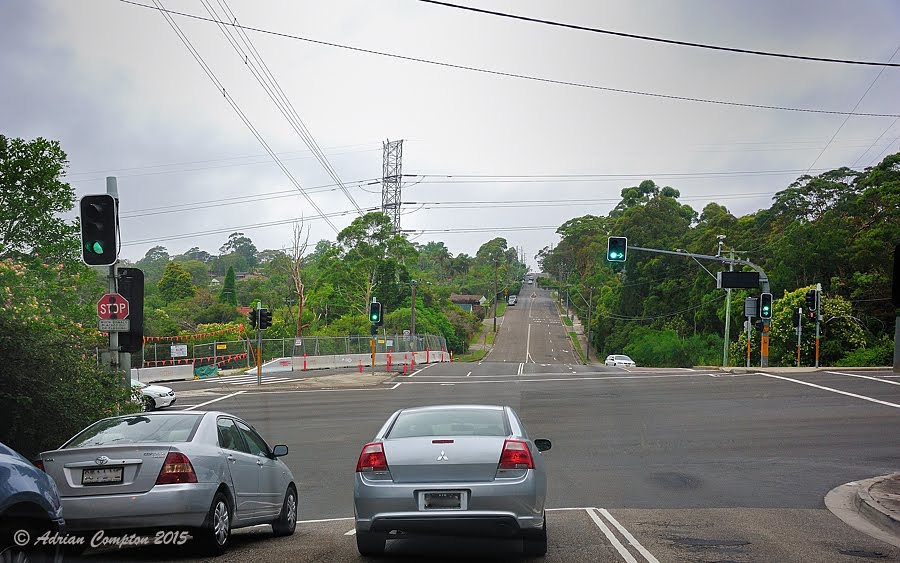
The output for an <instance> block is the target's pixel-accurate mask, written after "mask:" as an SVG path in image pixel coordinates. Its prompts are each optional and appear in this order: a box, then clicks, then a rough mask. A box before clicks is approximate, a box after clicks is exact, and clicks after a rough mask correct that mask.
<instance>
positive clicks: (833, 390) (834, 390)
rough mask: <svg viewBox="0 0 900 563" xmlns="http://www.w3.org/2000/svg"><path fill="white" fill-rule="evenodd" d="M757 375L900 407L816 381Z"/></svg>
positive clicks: (768, 374) (899, 406) (760, 373)
mask: <svg viewBox="0 0 900 563" xmlns="http://www.w3.org/2000/svg"><path fill="white" fill-rule="evenodd" d="M756 375H764V376H766V377H774V378H775V379H783V380H785V381H790V382H792V383H799V384H800V385H806V386H808V387H815V388H816V389H822V390H823V391H831V392H832V393H837V394H839V395H846V396H848V397H854V398H856V399H862V400H863V401H869V402H871V403H878V404H879V405H884V406H887V407H893V408H895V409H900V405H898V404H897V403H890V402H888V401H882V400H881V399H875V398H873V397H867V396H865V395H857V394H856V393H850V392H849V391H841V390H840V389H833V388H831V387H825V386H824V385H816V384H815V383H809V382H808V381H800V380H799V379H791V378H790V377H784V376H781V375H775V374H771V373H762V372H757V374H756Z"/></svg>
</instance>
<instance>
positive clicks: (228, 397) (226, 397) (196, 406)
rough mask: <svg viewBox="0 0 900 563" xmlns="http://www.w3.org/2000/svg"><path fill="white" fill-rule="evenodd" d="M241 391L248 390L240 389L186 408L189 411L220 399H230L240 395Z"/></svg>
mask: <svg viewBox="0 0 900 563" xmlns="http://www.w3.org/2000/svg"><path fill="white" fill-rule="evenodd" d="M241 393H246V391H238V392H237V393H232V394H231V395H225V396H224V397H219V398H218V399H213V400H211V401H206V402H205V403H200V404H199V405H194V406H193V407H187V408H186V409H184V410H186V411H189V410H192V409H196V408H198V407H205V406H206V405H211V404H212V403H215V402H218V401H224V400H225V399H230V398H231V397H234V396H237V395H240V394H241Z"/></svg>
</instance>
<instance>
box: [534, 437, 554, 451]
mask: <svg viewBox="0 0 900 563" xmlns="http://www.w3.org/2000/svg"><path fill="white" fill-rule="evenodd" d="M534 445H535V447H536V448H537V449H538V451H539V452H546V451H547V450H549V449H550V448H552V447H553V444H551V443H550V440H545V439H544V438H538V439H537V440H535V441H534Z"/></svg>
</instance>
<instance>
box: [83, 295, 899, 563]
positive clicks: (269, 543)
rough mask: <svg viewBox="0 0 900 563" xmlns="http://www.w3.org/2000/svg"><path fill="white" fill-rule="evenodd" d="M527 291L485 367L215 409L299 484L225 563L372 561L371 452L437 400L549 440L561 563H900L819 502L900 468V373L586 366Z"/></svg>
mask: <svg viewBox="0 0 900 563" xmlns="http://www.w3.org/2000/svg"><path fill="white" fill-rule="evenodd" d="M526 287H527V286H526ZM526 291H528V290H524V291H523V294H522V296H521V299H520V301H519V304H517V305H516V306H515V307H510V308H509V309H508V313H507V314H506V317H505V319H504V321H503V324H502V325H501V327H500V331H499V335H498V338H497V341H496V347H495V348H494V350H493V352H491V354H490V355H489V356H488V357H487V358H486V359H485V360H484V361H482V362H479V363H467V364H462V363H454V364H434V365H431V366H427V367H425V368H424V369H421V370H419V371H417V372H415V373H414V374H412V375H411V376H398V377H395V378H392V379H390V380H388V381H386V382H384V383H378V384H377V385H373V386H370V387H367V388H360V389H332V390H327V389H320V390H284V389H281V388H279V386H277V385H272V386H269V387H263V388H256V387H247V388H244V389H242V391H244V392H242V393H240V394H237V395H232V394H230V393H229V394H228V395H221V396H220V397H219V398H220V399H221V400H219V401H218V402H216V403H214V404H210V405H208V406H207V407H205V408H215V409H219V410H224V411H227V412H231V413H234V414H237V415H240V416H242V417H244V418H246V419H247V420H249V421H251V422H252V423H253V424H254V425H255V426H256V428H257V429H258V430H259V431H260V432H261V433H262V434H263V436H264V437H266V438H267V439H268V440H269V441H270V443H273V444H280V443H284V444H287V445H288V446H289V447H290V454H289V455H288V456H287V457H286V458H284V459H285V461H286V462H287V463H288V464H289V465H290V466H291V468H292V470H293V471H294V474H295V476H296V478H297V479H298V481H299V483H298V489H299V492H300V519H301V522H300V523H299V524H298V528H297V532H296V533H295V534H294V536H292V537H289V538H277V539H276V538H272V537H271V534H270V532H269V531H268V529H267V527H261V528H255V529H252V530H249V531H242V532H237V533H236V534H235V536H234V545H233V546H232V549H231V550H230V551H229V552H228V553H227V554H226V555H225V556H223V557H221V558H219V559H217V561H246V560H250V559H260V560H269V561H287V560H292V561H355V560H362V558H360V557H359V556H358V554H357V552H356V548H355V542H354V538H353V536H352V535H350V534H351V530H352V529H353V521H352V519H351V518H350V517H351V516H352V514H353V507H352V477H353V471H354V466H355V463H356V459H357V457H358V455H359V448H360V446H361V445H362V444H363V443H365V442H366V441H368V440H369V439H370V438H371V437H372V436H373V435H374V434H375V432H376V431H377V430H378V428H379V427H380V425H381V424H382V423H383V421H384V420H385V419H386V418H387V417H388V416H389V415H390V413H391V412H393V411H394V410H396V409H398V408H401V407H407V406H414V405H425V404H441V403H498V404H507V405H510V406H512V407H513V408H515V409H516V411H517V412H518V413H519V415H520V417H521V418H522V419H523V422H524V423H525V425H526V427H527V428H528V431H529V433H530V434H531V436H532V437H533V438H549V439H551V440H552V441H553V448H552V450H550V451H549V452H546V453H545V454H544V455H545V456H546V457H545V459H546V462H547V465H548V470H549V473H550V485H549V491H548V507H550V508H552V509H553V510H550V511H549V513H548V535H549V550H548V554H547V557H546V560H547V561H561V562H562V561H565V562H570V561H628V562H634V561H637V562H644V563H653V562H654V561H660V562H664V561H685V562H687V561H691V562H693V561H709V562H713V561H717V562H724V561H736V562H743V561H766V562H769V561H771V562H782V561H804V562H805V561H817V562H818V561H821V562H832V561H855V562H858V561H863V560H867V559H874V560H900V550H898V549H897V548H894V547H892V546H890V545H888V544H885V543H882V542H880V541H878V540H875V539H872V538H870V537H869V536H866V535H864V534H862V533H860V532H857V531H856V530H854V529H853V528H850V527H849V526H847V525H845V524H844V523H843V522H842V521H840V520H839V519H838V518H836V517H835V516H833V515H832V514H831V513H830V512H829V511H828V510H827V509H826V508H825V505H824V502H823V498H824V497H825V494H826V493H827V492H828V491H829V490H831V489H832V488H834V487H837V486H838V485H841V484H843V483H847V482H849V481H855V480H860V479H865V478H868V477H872V476H875V475H881V474H885V473H890V472H893V471H897V470H898V469H900V434H898V432H897V430H898V428H900V378H898V377H896V376H895V375H894V374H892V373H890V372H887V371H885V372H865V373H861V372H860V373H850V372H843V371H840V370H834V371H833V372H825V373H814V374H802V375H790V376H785V375H777V376H776V375H772V374H769V375H766V374H747V375H725V374H722V373H720V372H715V371H702V370H687V369H651V368H630V369H628V370H625V369H619V368H608V367H602V366H582V365H578V364H576V363H575V360H574V356H572V353H571V348H570V347H567V343H568V337H567V336H566V333H565V330H564V329H563V326H562V324H561V323H560V322H559V317H558V315H557V313H556V312H555V310H554V309H553V304H552V302H551V300H550V299H549V296H548V294H547V293H546V292H544V291H541V290H537V291H536V295H537V296H536V297H535V298H534V299H532V298H531V297H529V296H528V295H530V292H529V293H528V295H526ZM359 377H361V378H365V377H371V376H365V375H360V376H359ZM223 397H224V398H223ZM521 557H522V556H521V546H520V544H518V543H516V542H509V541H506V542H503V541H484V540H454V539H435V538H424V539H420V540H410V541H393V542H389V544H388V556H386V557H385V558H383V559H381V560H383V561H394V560H397V561H420V560H430V559H435V560H442V561H447V560H472V559H479V560H490V561H501V560H517V559H521ZM107 558H112V559H114V560H122V559H137V560H160V559H172V560H182V561H184V560H188V556H186V555H182V552H180V551H178V550H173V549H156V550H150V549H132V550H128V551H127V552H124V551H123V552H116V553H113V554H105V555H104V554H99V555H95V556H93V557H90V558H89V559H92V560H100V559H107Z"/></svg>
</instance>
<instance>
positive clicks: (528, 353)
mask: <svg viewBox="0 0 900 563" xmlns="http://www.w3.org/2000/svg"><path fill="white" fill-rule="evenodd" d="M530 357H531V323H528V338H527V339H526V340H525V361H526V362H528V358H530Z"/></svg>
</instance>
